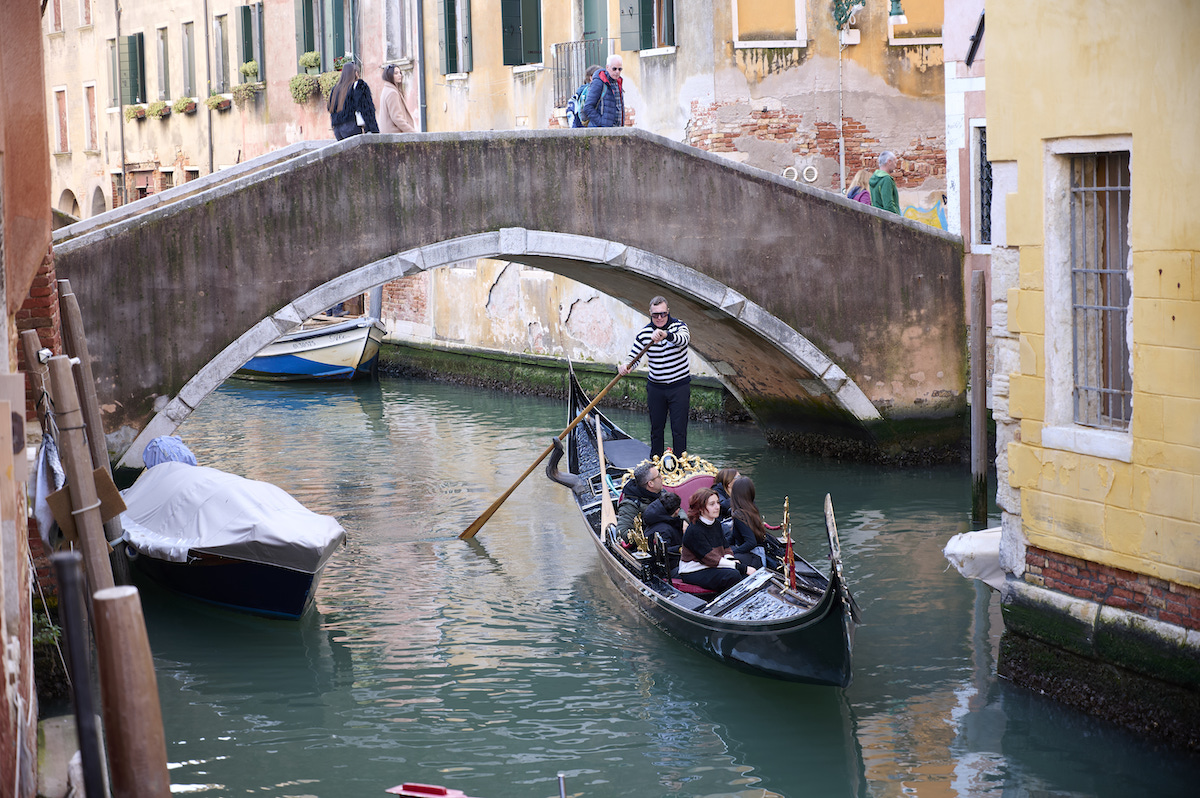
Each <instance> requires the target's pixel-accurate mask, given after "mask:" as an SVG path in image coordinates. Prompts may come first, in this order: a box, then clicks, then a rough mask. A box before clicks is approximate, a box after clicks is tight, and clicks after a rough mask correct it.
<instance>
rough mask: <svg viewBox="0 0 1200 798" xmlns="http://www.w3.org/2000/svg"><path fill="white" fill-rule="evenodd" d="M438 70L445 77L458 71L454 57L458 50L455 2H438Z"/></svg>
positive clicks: (447, 0) (449, 0) (441, 0)
mask: <svg viewBox="0 0 1200 798" xmlns="http://www.w3.org/2000/svg"><path fill="white" fill-rule="evenodd" d="M437 21H438V68H439V69H440V70H441V72H442V74H443V75H452V74H454V72H455V71H457V66H458V65H457V61H456V59H455V57H454V55H455V53H456V52H457V50H458V48H456V47H455V46H454V28H455V20H454V0H438V3H437Z"/></svg>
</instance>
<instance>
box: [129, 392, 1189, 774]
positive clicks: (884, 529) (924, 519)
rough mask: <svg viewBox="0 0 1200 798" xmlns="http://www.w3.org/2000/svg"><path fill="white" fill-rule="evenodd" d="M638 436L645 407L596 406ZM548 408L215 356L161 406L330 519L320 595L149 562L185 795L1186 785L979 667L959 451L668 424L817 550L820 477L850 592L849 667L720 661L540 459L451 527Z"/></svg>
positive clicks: (982, 617)
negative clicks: (256, 589)
mask: <svg viewBox="0 0 1200 798" xmlns="http://www.w3.org/2000/svg"><path fill="white" fill-rule="evenodd" d="M611 415H612V417H613V418H614V420H616V421H617V422H618V423H619V424H621V425H622V426H624V427H625V428H626V429H627V430H628V431H629V432H631V433H632V434H634V435H637V436H639V437H645V436H646V434H647V422H646V420H645V418H644V417H643V416H642V415H640V414H632V413H624V412H614V413H612V414H611ZM565 423H566V418H565V410H564V409H563V407H562V405H561V404H559V403H557V402H553V401H548V400H542V399H531V398H527V397H516V396H510V395H507V394H501V393H493V392H488V391H482V390H472V389H464V388H459V387H455V386H447V385H438V384H428V383H420V382H410V381H404V380H397V379H384V380H382V381H380V382H377V383H371V382H363V383H356V384H353V385H338V386H322V385H313V386H300V385H288V386H273V385H260V384H250V383H237V382H230V383H227V384H226V385H225V386H223V387H222V388H220V389H219V390H218V391H217V392H216V393H214V394H213V395H212V396H210V397H209V398H208V399H206V400H205V401H204V403H203V405H202V406H201V407H200V408H199V409H198V410H197V412H196V413H195V414H194V415H193V416H192V417H191V418H190V419H189V420H188V421H187V422H186V423H185V424H184V425H183V427H182V428H181V429H180V434H181V435H182V437H183V438H184V440H185V441H186V443H187V444H188V445H189V446H190V447H191V448H192V449H193V450H194V451H195V453H196V454H197V456H198V457H199V459H200V462H201V463H203V464H207V465H212V466H215V467H218V468H222V469H225V470H228V471H232V472H235V473H238V474H242V475H244V476H248V477H252V478H256V479H262V480H266V481H269V482H273V483H275V484H277V485H280V486H281V487H283V488H285V489H286V490H288V491H289V492H291V493H292V494H293V495H295V496H296V497H297V498H298V499H299V500H300V501H302V502H303V503H304V504H306V505H307V506H309V507H311V508H312V509H314V510H317V511H319V512H322V513H329V514H332V515H334V516H336V517H337V518H339V519H340V520H341V522H342V523H343V525H344V526H345V527H346V529H347V530H348V532H349V542H348V544H347V545H346V546H345V547H344V548H343V549H341V550H340V551H339V552H338V553H337V554H335V555H334V557H333V559H332V560H331V561H330V563H329V566H328V568H327V569H326V571H325V577H324V580H323V582H322V583H321V586H320V590H319V592H318V594H317V600H316V607H315V611H314V612H311V613H310V614H309V615H307V616H306V617H305V618H304V619H302V620H301V621H299V622H284V621H273V620H266V619H257V618H252V617H248V616H243V615H238V614H235V613H231V612H226V611H223V610H220V609H216V608H209V607H205V606H203V605H199V604H195V603H193V602H190V601H187V600H184V599H180V598H176V597H173V596H171V595H169V594H166V593H163V592H162V591H160V590H158V589H156V588H155V587H154V586H153V585H144V586H143V592H142V596H143V603H144V606H145V614H146V619H147V625H148V629H149V634H150V642H151V646H152V649H153V653H154V658H155V664H156V669H157V674H158V688H159V693H160V696H161V701H162V711H163V721H164V725H165V730H166V738H167V754H168V760H169V762H170V763H171V779H172V783H173V785H174V791H175V792H176V793H177V794H188V795H200V796H237V795H255V796H278V797H279V798H283V797H284V796H320V798H349V797H350V796H354V797H355V798H361V797H362V796H383V795H384V790H385V789H386V788H388V787H391V786H393V785H397V784H400V783H402V782H405V781H413V782H425V783H434V784H442V785H445V786H448V787H454V788H458V789H461V790H463V791H465V792H466V793H467V794H468V795H472V796H477V797H479V798H509V797H510V796H511V797H513V798H516V797H517V796H520V797H521V798H548V797H549V796H556V795H558V780H557V774H558V773H560V772H562V773H564V774H566V788H567V794H568V795H571V796H580V797H581V798H608V797H609V796H708V797H712V796H740V797H744V798H750V797H757V796H786V797H787V798H801V797H804V798H809V797H813V798H817V797H825V796H830V797H836V796H847V797H849V796H856V797H857V796H879V797H883V796H903V795H919V796H996V797H997V798H1000V796H1004V797H1005V798H1007V797H1008V796H1113V797H1114V798H1118V797H1119V798H1129V796H1138V795H1154V796H1158V797H1160V798H1161V797H1162V796H1185V795H1187V796H1191V795H1195V794H1196V784H1197V783H1200V762H1198V761H1197V760H1196V759H1193V758H1189V757H1186V756H1184V755H1179V754H1171V753H1167V752H1163V751H1160V750H1157V749H1156V748H1155V747H1154V746H1152V745H1150V744H1148V743H1145V742H1142V741H1139V740H1138V739H1136V738H1134V737H1132V736H1130V735H1127V734H1125V733H1124V732H1122V731H1120V730H1118V729H1115V728H1112V727H1109V726H1107V725H1105V724H1102V723H1099V722H1097V721H1094V720H1091V719H1089V718H1088V717H1085V716H1082V715H1080V714H1077V713H1075V712H1073V711H1071V710H1069V709H1066V708H1064V707H1062V706H1059V705H1057V704H1054V703H1051V702H1049V701H1046V700H1044V699H1042V698H1040V697H1039V696H1037V695H1032V694H1030V693H1028V692H1026V691H1023V690H1021V689H1018V688H1015V687H1013V686H1011V685H1009V684H1006V683H1004V682H1000V681H998V680H997V678H996V676H995V668H996V655H997V649H998V645H999V635H1000V632H1001V629H1002V627H1001V622H1000V614H999V603H998V600H997V598H996V596H995V594H993V593H990V592H989V591H988V590H987V589H986V588H983V587H981V586H977V585H976V584H975V583H972V582H969V581H967V580H965V579H963V578H962V577H960V576H959V575H958V574H957V573H956V572H955V571H953V569H950V570H948V569H947V565H946V562H945V560H944V559H943V558H942V554H941V549H942V546H943V545H944V544H945V542H946V541H947V540H948V539H949V538H950V537H951V536H952V535H954V534H956V533H958V532H962V531H965V530H967V529H968V526H969V514H970V479H969V474H968V472H967V471H966V469H964V468H961V467H953V468H951V467H942V468H909V469H903V470H883V469H879V468H873V467H867V466H858V465H841V464H833V463H828V462H821V461H816V460H812V459H807V458H805V457H801V456H798V455H794V454H790V453H786V452H781V451H778V450H772V449H768V448H767V447H766V445H765V443H764V441H763V439H762V436H761V435H759V434H758V433H757V432H756V431H755V430H754V428H752V427H731V426H727V425H719V424H702V423H694V424H692V426H691V429H690V433H689V441H690V443H691V445H692V447H694V449H695V452H696V453H700V454H703V455H705V456H707V457H708V458H709V459H710V460H712V461H713V462H714V463H716V464H718V465H726V464H736V465H738V466H739V467H740V468H741V470H742V471H743V473H746V474H748V475H750V476H752V477H753V478H754V480H755V482H756V484H757V487H758V497H759V504H760V507H761V508H762V509H763V511H764V514H765V515H766V516H767V520H768V521H773V522H777V521H778V520H779V516H780V514H781V509H782V505H783V500H784V497H785V496H788V497H790V500H791V507H792V513H793V521H794V523H795V528H796V534H797V538H798V541H799V547H800V550H801V552H802V553H804V554H805V555H806V556H808V558H809V559H810V560H812V561H813V562H814V564H820V563H822V562H827V561H826V560H823V559H822V552H823V549H822V541H823V527H822V522H821V504H822V500H823V497H824V495H825V494H826V493H827V492H828V493H830V494H832V496H833V502H834V506H835V509H836V512H837V517H838V522H839V529H840V532H841V539H842V548H843V553H844V557H845V563H846V572H847V574H848V576H849V579H850V584H851V586H852V589H853V590H854V592H855V595H856V598H857V600H858V602H859V604H860V605H861V607H862V610H863V617H864V621H865V625H863V626H861V627H859V629H858V635H857V641H856V646H855V652H854V656H855V662H854V683H853V685H851V686H850V687H849V688H848V689H846V690H838V689H832V688H821V687H810V686H805V685H796V684H789V683H785V682H779V681H774V680H770V679H765V678H760V677H755V676H750V675H746V674H743V673H739V672H737V671H734V670H732V669H730V668H728V667H725V666H722V665H720V664H718V663H716V662H713V661H711V660H709V659H707V658H705V657H703V656H702V655H700V654H697V653H695V652H693V651H692V650H690V649H688V648H685V647H684V646H682V645H681V644H678V643H676V642H674V641H673V640H671V639H670V638H668V637H666V636H665V635H664V634H663V633H661V632H660V631H658V630H657V628H655V627H654V626H652V625H651V624H650V623H649V622H648V621H647V620H645V619H644V618H642V617H641V616H640V615H638V614H637V613H636V612H635V611H633V610H632V609H631V607H630V606H629V605H628V604H627V603H626V602H625V601H624V600H623V599H622V598H621V597H620V596H619V595H618V594H617V592H616V591H615V589H614V588H613V587H612V586H611V584H610V583H609V582H608V581H607V578H606V577H605V576H604V574H603V572H602V569H601V567H600V564H599V563H598V562H597V560H596V556H595V554H594V552H593V549H592V546H591V544H590V543H589V542H588V540H587V539H586V537H585V533H584V531H583V529H582V522H581V521H580V519H579V517H578V515H577V514H576V511H575V510H574V509H573V505H572V502H571V501H570V500H569V499H568V495H567V491H566V489H564V488H562V487H560V486H558V485H555V484H552V483H550V482H549V481H548V480H547V479H546V478H545V477H544V475H543V473H542V471H541V469H538V470H537V471H535V472H534V473H533V474H532V475H530V477H529V478H528V479H526V481H525V482H524V483H523V484H522V485H521V486H520V487H519V488H518V489H517V490H516V491H515V492H514V494H513V495H512V496H511V497H510V498H509V500H508V501H507V502H506V503H505V505H504V506H503V507H502V508H501V510H500V511H499V512H498V513H497V514H496V515H495V516H494V517H493V518H492V520H491V521H490V522H489V523H488V524H487V525H486V526H484V528H483V529H482V531H481V532H480V533H479V535H478V537H477V538H476V539H475V540H473V541H471V542H465V541H461V540H458V538H457V535H458V534H459V533H460V532H461V531H462V530H463V529H464V528H465V527H466V526H467V525H468V524H469V523H470V522H471V521H472V520H473V519H474V518H475V517H476V516H477V515H478V514H479V513H480V512H481V511H482V510H483V509H484V508H486V507H487V506H488V505H489V504H491V502H492V501H493V500H494V499H495V498H496V497H497V496H499V495H500V493H502V492H503V491H504V490H505V489H506V488H507V487H508V486H509V485H511V484H512V483H513V482H514V481H515V480H516V479H517V477H518V476H519V475H520V474H521V473H522V472H523V471H524V470H525V468H527V467H528V465H529V464H530V463H531V462H532V461H533V460H534V458H536V457H537V455H538V454H539V453H540V452H541V451H542V450H543V449H544V448H545V447H546V446H547V444H548V442H549V438H550V436H551V435H553V434H555V433H556V432H558V431H559V430H561V429H562V427H563V426H564V425H565Z"/></svg>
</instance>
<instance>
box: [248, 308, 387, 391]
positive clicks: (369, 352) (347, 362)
mask: <svg viewBox="0 0 1200 798" xmlns="http://www.w3.org/2000/svg"><path fill="white" fill-rule="evenodd" d="M383 333H384V329H383V326H382V325H380V324H379V322H378V321H376V320H375V319H371V318H360V319H347V320H346V321H343V322H339V323H336V324H331V325H328V326H325V327H319V328H316V329H301V330H297V331H294V332H291V333H288V334H286V335H283V336H280V337H279V339H278V340H276V341H275V342H274V343H271V344H269V345H267V346H265V347H263V348H262V349H261V350H260V351H259V353H258V354H257V355H255V356H254V357H252V358H250V360H249V361H248V362H247V363H246V365H244V366H242V368H240V369H238V370H237V371H236V372H234V375H233V376H235V377H237V378H239V379H244V380H259V381H265V382H288V381H292V380H351V379H354V378H355V377H360V376H366V375H369V374H370V373H371V371H372V370H373V369H374V368H375V363H376V362H377V360H378V358H379V347H380V345H381V344H382V342H383Z"/></svg>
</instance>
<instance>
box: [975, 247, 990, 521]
mask: <svg viewBox="0 0 1200 798" xmlns="http://www.w3.org/2000/svg"><path fill="white" fill-rule="evenodd" d="M984 289H985V285H984V275H983V271H982V270H975V271H973V272H971V521H972V523H973V524H974V526H975V527H976V528H978V529H982V528H983V527H985V526H987V506H988V497H987V490H988V487H987V453H988V436H987V306H986V303H985V299H984V297H985V296H986V292H985V290H984Z"/></svg>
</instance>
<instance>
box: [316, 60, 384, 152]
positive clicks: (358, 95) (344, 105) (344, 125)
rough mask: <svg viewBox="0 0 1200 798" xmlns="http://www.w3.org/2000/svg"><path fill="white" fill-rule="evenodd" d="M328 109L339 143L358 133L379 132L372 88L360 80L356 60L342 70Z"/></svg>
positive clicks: (330, 97) (348, 62)
mask: <svg viewBox="0 0 1200 798" xmlns="http://www.w3.org/2000/svg"><path fill="white" fill-rule="evenodd" d="M328 108H329V122H330V124H331V125H333V135H335V136H337V140H338V141H341V140H342V139H344V138H346V137H348V136H357V135H358V134H359V133H378V132H379V124H378V123H377V122H376V121H375V101H374V100H372V99H371V87H370V86H368V85H367V82H366V81H365V80H361V79H360V78H359V77H358V65H357V64H355V63H354V61H353V60H351V61H347V62H346V65H345V66H343V67H342V76H341V77H340V78H338V82H337V84H336V85H335V86H334V87H333V91H332V92H331V93H330V94H329V105H328Z"/></svg>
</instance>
